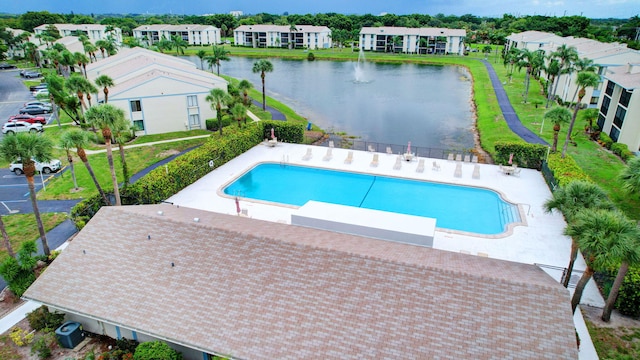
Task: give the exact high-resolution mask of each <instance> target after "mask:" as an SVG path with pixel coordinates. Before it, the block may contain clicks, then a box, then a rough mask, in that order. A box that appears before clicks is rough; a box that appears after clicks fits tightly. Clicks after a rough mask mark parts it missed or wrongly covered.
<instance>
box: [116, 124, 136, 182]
mask: <svg viewBox="0 0 640 360" xmlns="http://www.w3.org/2000/svg"><path fill="white" fill-rule="evenodd" d="M132 133H134V128H133V125H132V124H131V122H129V120H127V119H125V118H124V117H123V118H121V119H119V121H118V122H117V123H116V124H115V127H114V129H113V134H114V137H113V138H114V140H115V141H116V143H117V144H118V152H119V153H120V164H121V165H122V177H123V178H124V181H123V182H124V185H125V186H127V184H129V167H128V166H127V159H126V157H125V153H124V144H125V143H126V142H127V141H128V140H129V139H130V137H129V136H128V135H129V134H132Z"/></svg>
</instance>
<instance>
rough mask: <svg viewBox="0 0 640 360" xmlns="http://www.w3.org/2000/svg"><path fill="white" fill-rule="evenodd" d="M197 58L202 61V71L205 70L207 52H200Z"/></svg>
mask: <svg viewBox="0 0 640 360" xmlns="http://www.w3.org/2000/svg"><path fill="white" fill-rule="evenodd" d="M196 56H197V57H198V59H200V70H204V58H205V57H206V56H207V52H206V51H204V50H198V52H197V53H196Z"/></svg>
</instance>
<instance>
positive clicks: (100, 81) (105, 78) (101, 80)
mask: <svg viewBox="0 0 640 360" xmlns="http://www.w3.org/2000/svg"><path fill="white" fill-rule="evenodd" d="M95 83H96V85H98V86H100V87H101V88H102V92H103V93H104V103H105V104H106V103H107V102H109V88H110V87H112V86H113V85H114V83H113V79H112V78H111V77H109V75H106V74H102V75H100V76H98V77H97V78H96V80H95Z"/></svg>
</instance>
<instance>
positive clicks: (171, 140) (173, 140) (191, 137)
mask: <svg viewBox="0 0 640 360" xmlns="http://www.w3.org/2000/svg"><path fill="white" fill-rule="evenodd" d="M210 136H211V135H208V134H207V135H197V136H190V137H185V138H178V139H169V140H160V141H153V142H148V143H142V144H133V145H125V146H124V148H125V149H132V148H137V147H142V146H151V145H156V144H166V143H172V142H177V141H185V140H192V139H202V138H207V137H210ZM112 147H113V144H112ZM116 148H117V147H116ZM85 152H86V153H87V155H93V154H100V153H104V152H107V149H100V150H85Z"/></svg>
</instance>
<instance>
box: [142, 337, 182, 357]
mask: <svg viewBox="0 0 640 360" xmlns="http://www.w3.org/2000/svg"><path fill="white" fill-rule="evenodd" d="M133 359H134V360H181V359H182V354H181V353H179V352H177V351H175V350H173V349H172V348H170V347H169V345H167V344H166V343H164V342H162V341H149V342H145V343H142V344H140V345H138V347H137V348H136V352H135V353H134V354H133Z"/></svg>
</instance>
